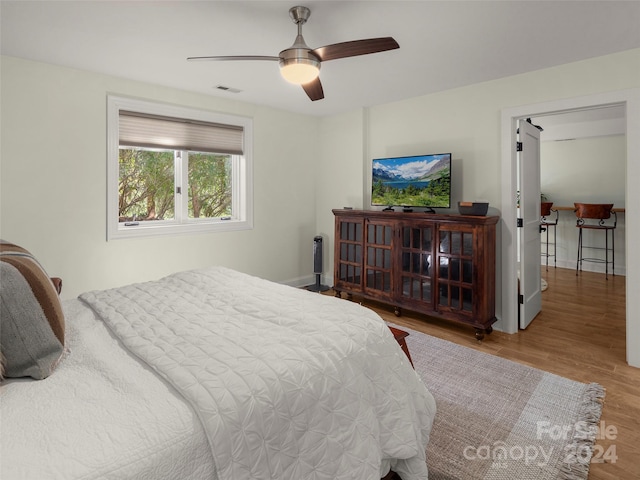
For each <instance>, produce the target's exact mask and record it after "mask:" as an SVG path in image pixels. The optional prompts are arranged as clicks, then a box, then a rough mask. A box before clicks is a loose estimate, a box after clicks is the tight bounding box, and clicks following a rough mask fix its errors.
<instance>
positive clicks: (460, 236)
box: [437, 227, 474, 314]
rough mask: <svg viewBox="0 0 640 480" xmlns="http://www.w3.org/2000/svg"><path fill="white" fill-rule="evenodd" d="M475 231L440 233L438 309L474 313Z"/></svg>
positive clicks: (448, 230) (456, 230) (445, 228)
mask: <svg viewBox="0 0 640 480" xmlns="http://www.w3.org/2000/svg"><path fill="white" fill-rule="evenodd" d="M473 275H474V272H473V230H471V229H454V228H451V229H449V228H447V227H444V228H443V227H441V228H440V230H439V232H438V294H437V296H438V310H441V311H445V310H449V311H458V312H461V313H468V314H471V313H473V301H474V298H473V290H474V285H473Z"/></svg>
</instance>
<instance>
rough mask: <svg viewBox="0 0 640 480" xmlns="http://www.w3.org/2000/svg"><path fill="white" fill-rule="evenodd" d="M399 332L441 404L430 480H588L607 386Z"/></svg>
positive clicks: (429, 450) (431, 448) (431, 444)
mask: <svg viewBox="0 0 640 480" xmlns="http://www.w3.org/2000/svg"><path fill="white" fill-rule="evenodd" d="M398 328H401V329H403V330H405V331H408V332H409V334H410V335H409V336H408V337H407V339H406V342H407V346H408V347H409V351H410V352H411V357H412V359H413V363H414V366H415V369H416V371H417V372H418V373H419V374H420V376H421V377H422V379H423V381H424V383H425V385H426V386H427V388H428V389H429V391H430V392H431V393H432V394H433V396H434V398H435V400H436V404H437V409H438V410H437V413H436V418H435V421H434V425H433V429H432V433H431V439H430V442H429V446H428V448H427V465H428V467H429V480H454V479H456V480H476V479H477V480H480V479H483V480H528V479H536V480H546V479H567V480H577V479H586V478H587V476H588V473H589V462H590V459H591V455H592V449H593V444H594V439H595V438H596V436H597V425H598V423H599V420H600V414H601V412H602V402H603V400H604V394H605V392H604V389H603V387H601V386H600V385H598V384H595V383H592V384H583V383H579V382H575V381H573V380H569V379H567V378H563V377H559V376H557V375H553V374H551V373H547V372H544V371H542V370H537V369H534V368H531V367H527V366H524V365H521V364H519V363H515V362H511V361H509V360H504V359H502V358H499V357H496V356H494V355H489V354H485V353H482V352H479V351H476V350H473V349H470V348H466V347H462V346H459V345H456V344H454V343H451V342H447V341H444V340H440V339H438V338H435V337H431V336H429V335H424V334H422V333H419V332H415V331H413V330H410V329H407V328H404V327H398Z"/></svg>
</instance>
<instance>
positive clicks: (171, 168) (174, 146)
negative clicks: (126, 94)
mask: <svg viewBox="0 0 640 480" xmlns="http://www.w3.org/2000/svg"><path fill="white" fill-rule="evenodd" d="M107 103H108V105H107V109H108V121H107V128H108V148H107V150H108V151H107V177H108V184H107V189H108V190H107V217H108V218H107V237H108V239H116V238H125V237H135V236H143V235H163V234H177V233H191V232H211V231H229V230H245V229H250V228H252V227H253V210H252V181H251V179H252V177H251V172H252V168H251V166H252V164H251V151H252V148H251V138H252V122H251V119H248V118H246V117H236V116H230V115H222V114H217V113H213V112H206V111H202V110H196V109H190V108H185V107H178V106H174V105H166V104H159V103H153V102H148V101H143V100H136V99H130V98H123V97H115V96H109V97H108V102H107Z"/></svg>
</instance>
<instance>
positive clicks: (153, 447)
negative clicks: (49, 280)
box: [0, 300, 216, 480]
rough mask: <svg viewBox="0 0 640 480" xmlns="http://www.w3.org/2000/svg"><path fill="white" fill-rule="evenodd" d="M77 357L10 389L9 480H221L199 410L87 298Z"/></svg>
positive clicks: (77, 320) (74, 304) (76, 320)
mask: <svg viewBox="0 0 640 480" xmlns="http://www.w3.org/2000/svg"><path fill="white" fill-rule="evenodd" d="M63 308H64V313H65V318H66V343H67V348H68V350H69V352H68V353H67V354H66V355H65V357H64V358H63V359H62V361H61V362H60V364H59V365H58V367H57V368H56V370H55V371H54V373H53V375H51V376H50V377H48V378H46V379H45V380H38V381H36V380H31V379H24V380H23V379H16V380H13V379H10V380H7V381H6V382H5V383H4V384H3V385H2V387H0V413H1V418H0V478H1V479H2V480H52V479H55V480H97V479H109V480H125V479H135V480H176V479H180V480H204V479H212V480H215V478H216V476H215V470H214V466H213V459H212V457H211V450H210V448H209V444H208V442H207V438H206V436H205V433H204V430H203V428H202V425H201V423H200V421H199V419H198V417H197V416H196V415H195V413H194V412H193V410H192V409H191V407H190V406H189V405H188V404H187V403H186V402H185V401H184V399H183V398H182V396H181V395H179V394H178V393H177V392H176V391H175V390H174V389H173V388H172V387H171V386H170V385H168V384H167V383H166V382H165V381H163V380H161V379H160V378H159V377H158V375H157V374H156V373H155V372H153V371H152V370H151V369H150V368H148V367H147V366H145V365H144V364H142V363H141V362H140V361H138V360H136V359H135V358H133V357H132V356H131V355H130V354H129V353H128V352H127V351H126V350H124V349H123V348H122V347H121V346H120V344H119V342H118V340H117V339H116V338H115V337H114V336H113V335H112V334H111V333H110V332H109V331H108V330H107V328H106V326H105V325H104V323H103V322H102V321H101V320H99V319H98V318H96V316H95V314H94V312H93V311H92V310H91V309H89V308H88V307H87V306H86V305H85V304H84V303H82V302H80V301H79V300H67V301H65V302H63Z"/></svg>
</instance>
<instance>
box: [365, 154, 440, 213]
mask: <svg viewBox="0 0 640 480" xmlns="http://www.w3.org/2000/svg"><path fill="white" fill-rule="evenodd" d="M371 172H372V174H371V205H373V206H385V207H403V208H404V209H413V208H417V207H420V208H425V209H426V210H427V211H433V209H434V208H450V207H451V154H450V153H437V154H429V155H412V156H406V157H392V158H375V159H373V160H372V162H371Z"/></svg>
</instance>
